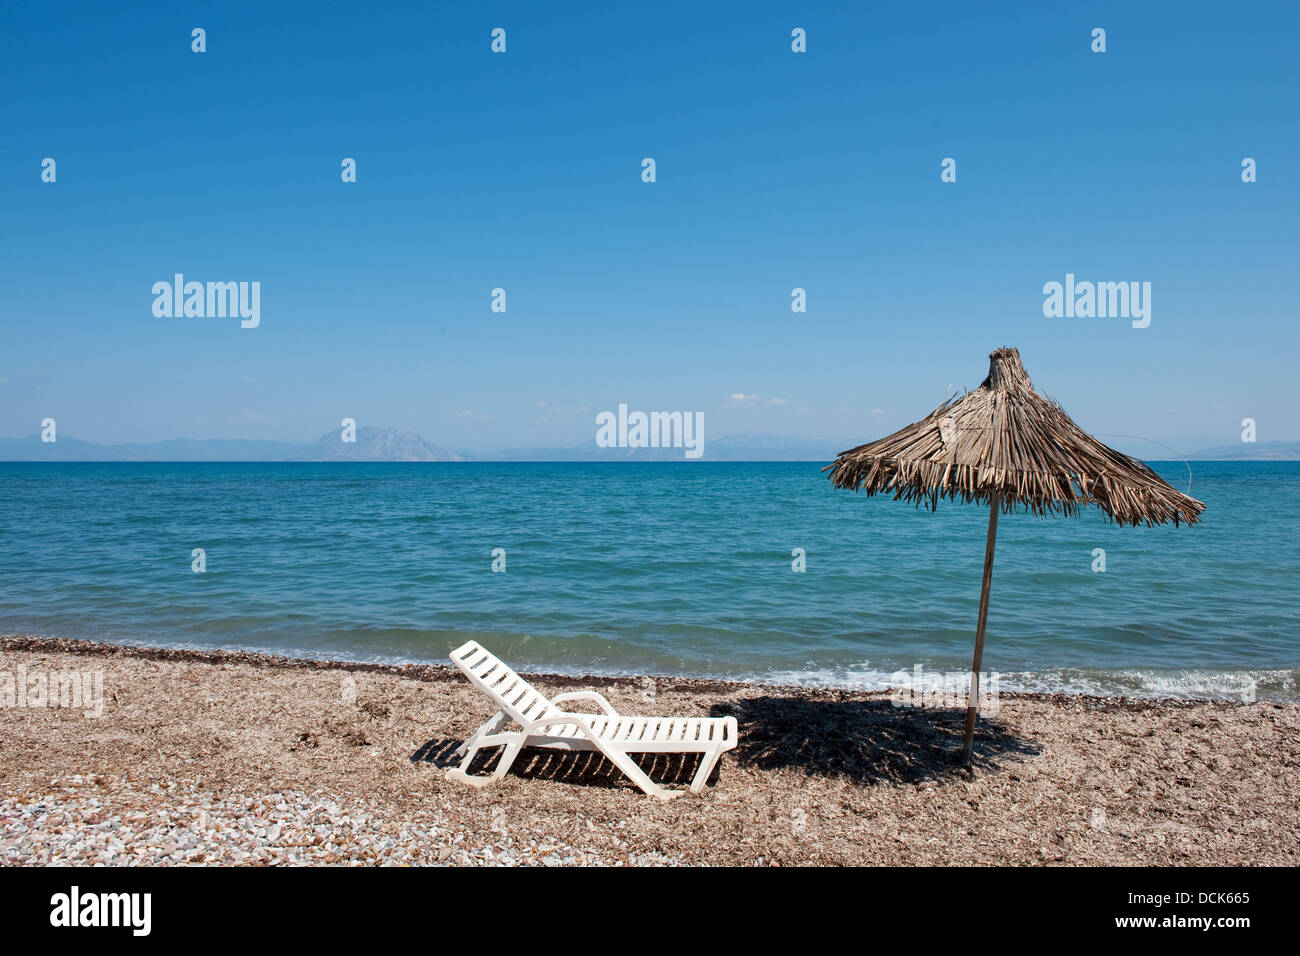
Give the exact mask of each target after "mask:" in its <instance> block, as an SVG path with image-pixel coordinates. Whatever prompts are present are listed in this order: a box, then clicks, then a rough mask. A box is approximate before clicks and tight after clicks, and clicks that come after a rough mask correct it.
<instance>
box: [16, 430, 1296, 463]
mask: <svg viewBox="0 0 1300 956" xmlns="http://www.w3.org/2000/svg"><path fill="white" fill-rule="evenodd" d="M356 437H357V440H356V441H355V442H344V441H342V440H341V439H340V436H339V432H338V431H329V432H326V433H325V434H324V435H322V436H321V437H320V438H318V439H316V440H315V441H312V442H280V441H262V440H259V439H252V438H234V439H225V438H209V439H195V438H173V439H169V440H167V441H160V442H149V443H135V444H123V445H99V444H95V443H94V442H87V441H81V440H80V439H77V438H71V437H67V438H60V439H59V440H58V441H57V442H52V443H45V442H42V441H41V439H40V436H39V435H37V434H32V435H27V436H26V437H23V438H0V461H683V460H685V453H684V451H683V449H681V448H601V447H599V446H597V445H596V442H595V440H594V439H593V440H591V441H589V442H584V443H582V444H579V445H569V446H563V447H554V448H505V449H502V450H501V451H498V452H490V453H478V454H472V455H471V454H469V453H466V452H463V451H452V450H448V449H446V448H442V447H440V446H438V445H434V444H432V443H431V442H427V441H425V440H424V439H423V438H421V437H420V436H419V435H417V434H415V433H414V432H411V431H408V430H407V429H405V428H377V427H375V426H363V427H360V428H358V429H357V436H356ZM854 444H855V442H852V441H826V440H820V441H819V440H815V439H806V438H793V437H785V436H779V435H748V434H741V435H728V436H726V437H724V438H717V439H711V440H708V441H705V443H704V456H703V460H704V461H824V462H830V461H831V460H832V459H834V457H835V456H836V454H838V453H839V452H841V451H843V450H844V449H846V448H850V447H852V446H853V445H854ZM1186 457H1187V458H1189V459H1191V460H1199V461H1222V460H1226V461H1293V460H1300V442H1259V443H1250V444H1247V443H1244V442H1243V443H1241V444H1237V445H1223V446H1220V447H1217V448H1205V449H1201V450H1200V451H1196V452H1192V453H1190V454H1188V455H1187V456H1186Z"/></svg>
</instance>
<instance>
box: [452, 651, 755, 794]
mask: <svg viewBox="0 0 1300 956" xmlns="http://www.w3.org/2000/svg"><path fill="white" fill-rule="evenodd" d="M451 660H452V663H454V664H455V665H456V666H457V667H459V668H460V669H461V671H462V672H463V673H464V674H465V676H466V677H468V678H469V680H470V682H471V683H472V684H473V685H474V686H475V687H477V688H478V689H479V690H481V691H482V692H483V693H484V694H486V695H487V697H488V698H489V699H490V700H491V701H492V702H493V703H494V704H495V705H496V706H497V712H496V713H495V714H493V715H492V716H491V717H489V718H488V720H487V722H486V723H484V724H483V726H482V727H480V728H479V729H478V730H477V731H475V733H474V735H473V736H472V737H470V739H469V740H467V741H465V743H464V744H463V745H462V746H461V748H460V749H459V750H458V751H457V752H456V753H457V755H458V756H460V755H463V756H464V760H463V761H462V762H461V764H460V766H459V767H456V768H455V769H453V770H449V771H448V772H447V773H448V776H450V777H452V778H453V779H455V780H460V781H462V782H464V783H468V784H472V785H473V786H485V785H486V784H489V783H493V782H494V781H496V780H500V779H501V778H502V777H504V776H505V774H506V772H507V771H509V769H510V767H511V765H512V764H513V763H514V761H515V757H517V756H518V754H519V751H520V750H521V749H522V748H523V747H549V748H553V749H557V750H597V751H599V752H600V753H602V754H604V755H605V756H606V757H607V758H608V759H609V760H610V761H611V762H612V763H613V764H614V765H615V766H616V767H618V768H619V769H620V770H622V771H623V772H624V773H625V774H627V775H628V777H630V778H631V779H632V781H633V782H634V783H635V784H636V785H637V786H638V787H640V788H641V789H642V790H644V791H645V792H646V793H648V794H650V795H651V796H653V797H658V798H659V799H661V800H671V799H672V798H673V797H677V796H681V794H682V793H684V792H685V791H682V790H671V789H668V788H665V787H660V786H658V785H657V784H655V783H654V782H653V781H652V780H651V779H650V778H649V777H648V776H646V773H645V771H643V770H642V769H641V768H640V767H639V766H637V764H636V762H635V761H634V760H632V758H631V757H630V756H629V754H634V753H698V754H701V758H700V767H699V769H698V770H697V771H696V773H695V777H694V779H693V780H692V781H691V791H692V792H693V793H699V792H700V791H701V790H703V789H704V784H705V782H706V781H707V780H708V779H709V774H710V773H712V771H713V768H714V766H716V765H717V762H718V760H719V758H721V756H722V755H723V754H724V753H725V752H726V751H728V750H731V749H732V748H733V747H735V746H736V740H737V737H738V729H737V726H736V718H734V717H633V716H628V715H624V714H619V713H617V712H616V711H615V710H614V708H613V707H611V706H610V703H609V701H607V700H606V699H605V698H604V697H603V696H601V695H600V694H598V693H596V692H595V691H576V692H573V693H568V694H558V695H556V696H555V697H553V698H550V699H547V697H546V696H545V695H544V694H542V693H541V692H540V691H539V690H537V689H536V688H535V687H533V686H532V685H531V684H529V683H528V682H527V681H526V680H524V679H523V678H522V677H520V676H519V675H518V674H516V673H515V672H514V671H513V670H511V669H510V668H509V667H507V666H506V665H505V664H504V663H502V662H501V661H500V660H499V659H498V658H497V657H496V656H494V655H493V654H492V653H491V652H490V651H488V650H486V649H485V648H483V647H482V646H481V645H480V644H479V643H478V642H477V641H469V642H467V643H465V644H462V645H461V646H460V647H458V648H456V649H455V650H454V651H452V652H451ZM583 699H587V700H592V701H595V702H596V704H597V705H598V707H599V709H600V711H601V712H600V713H598V714H585V713H575V712H572V711H568V710H565V709H563V708H561V707H560V706H559V704H560V703H561V702H564V701H571V700H583ZM512 721H513V722H514V723H516V724H518V725H519V726H520V728H521V729H520V730H517V731H510V730H505V729H504V728H505V727H506V725H507V724H509V723H510V722H512ZM500 746H504V747H505V748H506V749H505V752H504V753H503V754H502V755H501V760H500V762H499V763H498V764H497V767H496V770H495V771H494V772H493V773H492V774H491V775H490V776H486V777H474V776H470V774H469V767H470V764H471V763H472V762H473V760H474V757H475V755H476V754H477V753H478V752H479V751H480V750H482V749H483V748H485V747H500Z"/></svg>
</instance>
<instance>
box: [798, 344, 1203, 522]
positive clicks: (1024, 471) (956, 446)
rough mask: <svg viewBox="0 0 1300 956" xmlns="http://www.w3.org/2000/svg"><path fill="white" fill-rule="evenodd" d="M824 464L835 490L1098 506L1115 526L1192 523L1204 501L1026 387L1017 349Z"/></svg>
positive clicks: (1064, 508)
mask: <svg viewBox="0 0 1300 956" xmlns="http://www.w3.org/2000/svg"><path fill="white" fill-rule="evenodd" d="M822 470H823V471H829V472H830V475H829V477H830V480H831V481H832V482H833V483H834V484H835V485H836V486H837V487H841V488H851V489H853V490H854V491H865V492H866V493H867V494H869V495H874V494H877V493H879V492H889V491H892V492H893V493H894V498H895V500H899V499H904V500H907V501H915V502H916V503H917V505H918V506H919V505H920V504H921V503H922V502H928V503H929V504H930V507H931V508H932V509H933V508H935V507H937V506H938V501H939V498H941V497H945V498H961V499H962V500H963V501H967V502H969V501H980V502H984V501H989V502H992V501H997V502H998V503H999V505H1000V506H1001V508H1002V510H1006V511H1010V510H1012V509H1013V508H1014V507H1015V506H1017V505H1024V506H1025V507H1026V508H1027V509H1028V510H1030V511H1032V512H1034V513H1036V514H1048V513H1061V514H1066V515H1076V514H1078V513H1079V511H1080V510H1081V509H1082V507H1083V506H1084V505H1093V504H1095V505H1097V506H1098V507H1100V508H1101V509H1102V510H1103V511H1104V512H1106V514H1107V515H1109V516H1110V517H1111V519H1112V520H1114V521H1116V522H1119V523H1120V524H1131V525H1138V524H1142V523H1146V524H1147V525H1154V524H1161V523H1164V522H1167V521H1172V522H1173V523H1174V524H1175V525H1177V524H1178V523H1179V522H1180V521H1183V522H1186V523H1187V524H1195V523H1196V521H1197V520H1198V518H1199V517H1200V514H1201V512H1202V511H1204V510H1205V505H1204V504H1202V503H1201V502H1199V501H1197V500H1196V499H1195V498H1191V497H1188V496H1187V495H1184V494H1182V493H1180V492H1178V491H1175V490H1174V489H1173V488H1172V487H1170V486H1169V485H1168V484H1166V483H1165V482H1164V481H1163V480H1162V479H1161V478H1160V476H1159V475H1157V474H1156V473H1155V472H1154V471H1152V470H1151V469H1150V468H1148V467H1147V466H1146V465H1144V464H1143V463H1142V462H1140V461H1138V460H1137V459H1136V458H1130V457H1129V456H1128V455H1123V454H1121V453H1119V452H1117V451H1115V450H1114V449H1113V448H1109V447H1107V446H1106V445H1103V444H1102V443H1101V442H1099V441H1097V439H1095V438H1093V437H1091V436H1090V435H1088V434H1087V433H1086V432H1084V431H1083V430H1082V429H1081V428H1079V426H1078V425H1076V424H1075V423H1074V422H1073V421H1071V420H1070V417H1069V416H1068V415H1066V414H1065V411H1064V410H1063V409H1062V408H1061V406H1060V405H1058V404H1057V403H1056V402H1054V401H1052V400H1051V399H1050V398H1045V397H1044V396H1042V395H1039V394H1038V393H1037V392H1035V391H1034V387H1033V384H1032V383H1031V382H1030V381H1029V375H1028V374H1027V373H1026V372H1025V368H1024V366H1023V365H1021V364H1020V353H1019V352H1018V351H1017V350H1016V349H1012V348H1001V349H996V350H995V351H994V352H993V353H992V354H991V355H989V374H988V378H986V379H984V382H983V384H981V385H980V387H979V388H977V389H975V390H974V391H972V392H967V393H966V394H964V395H959V396H955V397H953V398H951V399H949V400H948V401H946V402H944V403H943V404H942V405H940V406H939V407H938V408H936V409H935V410H934V411H933V412H931V413H930V414H929V415H928V416H926V417H925V418H923V419H921V421H919V422H916V423H915V424H912V425H908V426H907V427H906V428H903V429H900V430H899V431H896V432H894V434H892V435H890V436H888V437H887V438H881V439H879V440H878V441H874V442H870V443H869V444H866V445H859V446H858V447H857V448H853V449H850V450H849V451H845V452H841V453H840V455H839V456H838V457H837V458H836V459H835V462H834V464H831V465H828V466H827V467H826V468H824V469H822Z"/></svg>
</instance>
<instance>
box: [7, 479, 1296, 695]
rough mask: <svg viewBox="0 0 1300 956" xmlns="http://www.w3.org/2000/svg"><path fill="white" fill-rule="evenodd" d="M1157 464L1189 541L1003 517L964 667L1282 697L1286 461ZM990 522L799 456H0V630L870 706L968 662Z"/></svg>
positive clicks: (1093, 687) (1019, 679) (1101, 688)
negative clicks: (508, 460)
mask: <svg viewBox="0 0 1300 956" xmlns="http://www.w3.org/2000/svg"><path fill="white" fill-rule="evenodd" d="M1153 467H1155V468H1156V470H1157V471H1159V472H1160V473H1161V474H1162V475H1163V476H1164V477H1165V478H1166V480H1168V481H1170V482H1171V483H1172V484H1173V485H1174V486H1175V487H1177V488H1179V489H1180V490H1187V489H1188V484H1189V481H1190V483H1191V487H1190V493H1191V494H1192V495H1193V496H1195V497H1197V498H1200V499H1201V500H1202V501H1205V502H1206V503H1207V505H1208V507H1207V510H1206V512H1205V515H1204V519H1203V521H1202V522H1201V523H1200V524H1198V525H1196V526H1194V527H1191V528H1188V527H1178V528H1174V527H1158V528H1127V527H1117V526H1114V525H1111V524H1108V523H1107V522H1106V521H1105V520H1104V516H1103V515H1101V514H1100V513H1099V512H1095V511H1094V512H1093V513H1090V514H1088V515H1086V516H1084V517H1082V518H1075V519H1071V518H1037V517H1034V516H1030V515H1024V514H1015V515H1004V516H1003V518H1002V520H1001V522H1000V528H999V537H998V548H997V557H996V562H995V567H994V574H993V591H992V601H991V606H990V611H989V624H988V644H987V650H986V654H985V667H986V668H987V669H988V670H991V671H997V672H999V673H1000V674H1001V675H1002V676H1001V686H1002V688H1003V689H1034V690H1065V691H1075V692H1088V693H1105V694H1119V693H1122V694H1140V695H1152V694H1155V695H1161V696H1166V695H1170V696H1214V697H1235V698H1240V697H1242V696H1248V695H1249V694H1250V693H1252V690H1251V689H1252V688H1254V690H1253V692H1254V693H1255V694H1256V695H1257V696H1258V697H1260V698H1280V699H1300V692H1298V691H1297V677H1300V611H1298V610H1297V598H1298V597H1300V463H1296V462H1249V463H1239V462H1191V463H1190V465H1189V464H1187V463H1183V462H1173V463H1167V462H1166V463H1155V464H1154V465H1153ZM986 521H987V511H986V510H985V509H984V508H983V507H980V506H968V505H961V504H956V503H951V502H941V503H940V505H939V509H938V511H937V512H933V513H932V512H930V511H928V510H919V511H918V510H917V509H916V508H914V507H913V506H911V505H908V504H904V503H901V502H895V501H892V500H890V499H887V498H874V499H871V498H864V497H862V496H860V495H855V494H853V493H851V492H846V491H840V490H836V489H833V488H832V487H831V486H830V484H829V482H827V481H826V480H825V477H824V476H823V475H822V474H821V472H820V466H819V465H817V464H813V463H715V464H709V463H703V462H676V463H643V464H633V463H600V464H586V463H583V464H578V463H565V464H535V463H528V464H486V463H456V464H423V463H421V464H341V463H340V464H333V463H331V464H297V463H293V464H289V463H285V464H261V463H247V464H244V463H240V464H210V463H202V464H197V463H196V464H181V463H177V464H153V463H149V464H146V463H139V464H135V463H132V464H116V463H113V464H99V463H95V464H91V463H85V464H81V463H4V464H0V633H4V634H20V633H21V634H37V635H48V636H58V637H72V638H88V639H95V640H105V641H114V642H122V643H133V644H159V645H168V646H177V647H197V648H243V649H249V650H259V651H269V652H275V653H281V654H290V655H295V656H308V657H324V658H334V659H346V660H365V661H393V662H409V661H416V662H440V661H444V660H445V658H446V654H447V652H448V650H450V649H451V648H452V647H455V646H456V645H458V644H460V643H461V642H463V641H465V640H466V639H468V638H470V637H473V638H476V639H478V640H479V641H481V642H482V643H484V644H485V645H487V646H488V647H490V648H492V649H493V650H494V651H496V652H497V653H498V654H499V655H500V656H502V657H504V658H506V659H507V660H509V661H511V662H512V663H514V664H516V665H517V666H519V667H520V668H522V669H534V670H550V671H558V672H562V673H582V674H593V673H594V674H611V675H612V674H647V673H649V674H673V675H691V676H713V677H729V678H742V679H752V680H764V681H778V682H783V683H816V684H830V685H838V686H849V687H865V688H875V687H881V686H885V685H887V684H889V683H890V677H891V675H893V674H895V673H896V672H898V671H909V672H910V671H912V669H913V668H914V667H915V666H916V665H918V664H919V665H921V666H922V667H923V668H924V669H925V670H926V671H928V672H931V673H934V672H943V671H958V670H965V669H968V668H969V666H970V654H971V648H972V641H973V631H974V625H975V616H976V608H977V603H978V598H979V584H980V574H981V568H982V561H983V554H984V533H985V528H986ZM196 548H202V549H203V550H204V552H205V556H206V570H205V571H204V572H203V573H195V572H194V571H193V570H192V561H193V558H192V553H193V551H194V549H196ZM497 548H501V549H504V552H505V556H504V560H505V571H504V572H494V571H493V570H492V567H493V560H494V559H493V551H494V549H497ZM798 548H801V549H803V553H804V555H805V561H806V570H805V571H804V572H803V573H796V572H795V571H794V570H792V562H794V561H795V557H794V556H793V555H792V552H793V551H794V550H795V549H798ZM1098 548H1100V549H1104V551H1105V568H1106V569H1105V571H1104V572H1100V571H1094V570H1093V567H1094V565H1095V564H1096V563H1097V559H1096V558H1095V556H1094V549H1098ZM499 563H500V562H499V561H498V564H499Z"/></svg>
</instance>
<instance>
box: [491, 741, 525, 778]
mask: <svg viewBox="0 0 1300 956" xmlns="http://www.w3.org/2000/svg"><path fill="white" fill-rule="evenodd" d="M523 745H524V735H523V734H516V735H515V739H514V740H512V741H511V742H510V743H508V744H506V749H505V752H504V753H502V754H501V759H500V761H498V762H497V769H496V770H495V772H493V774H492V779H493V780H500V779H501V778H502V777H504V776H505V775H506V774H507V773H509V772H510V766H511V765H512V764H513V763H514V762H515V758H516V757H517V756H519V751H520V749H521V748H522V747H523Z"/></svg>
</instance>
